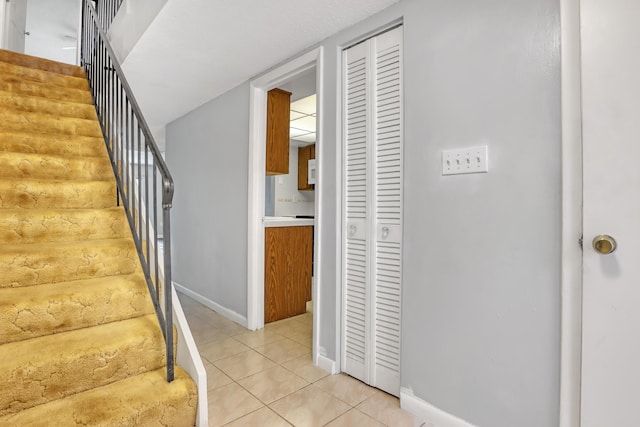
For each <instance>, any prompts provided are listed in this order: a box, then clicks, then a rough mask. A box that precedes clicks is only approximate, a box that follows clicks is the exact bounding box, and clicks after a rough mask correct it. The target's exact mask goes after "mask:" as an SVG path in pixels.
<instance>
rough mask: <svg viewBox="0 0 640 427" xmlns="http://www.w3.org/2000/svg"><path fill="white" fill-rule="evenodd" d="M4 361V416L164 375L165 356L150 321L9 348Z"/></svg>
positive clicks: (0, 354) (0, 403) (2, 353)
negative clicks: (128, 381) (159, 371)
mask: <svg viewBox="0 0 640 427" xmlns="http://www.w3.org/2000/svg"><path fill="white" fill-rule="evenodd" d="M154 316H155V315H154ZM131 325H135V326H136V327H135V328H132V327H131ZM38 348H39V349H41V350H44V349H46V351H37V350H36V349H38ZM47 353H51V354H52V355H53V356H54V357H51V355H49V354H47ZM0 359H3V361H2V362H0V367H1V369H0V383H1V384H2V385H3V387H2V389H0V416H4V415H7V414H10V413H15V412H18V411H20V410H23V409H26V408H31V407H34V406H37V405H41V404H43V403H46V402H50V401H52V400H56V399H61V398H64V397H66V396H71V395H74V394H76V393H81V392H84V391H87V390H90V389H93V388H96V387H101V386H104V385H108V384H111V383H114V382H116V381H119V380H122V379H125V378H127V377H129V376H131V375H137V374H140V373H143V372H146V371H151V370H155V369H159V368H160V367H162V366H163V364H164V362H165V352H164V344H163V338H162V332H161V331H160V328H159V327H158V326H157V322H155V319H154V317H153V316H145V317H140V318H137V319H131V320H126V321H122V322H114V323H110V324H107V325H101V326H98V327H94V328H85V329H81V330H78V331H71V332H63V333H61V334H57V335H49V336H46V337H41V338H36V339H35V340H27V341H21V342H16V343H10V344H5V345H3V346H0Z"/></svg>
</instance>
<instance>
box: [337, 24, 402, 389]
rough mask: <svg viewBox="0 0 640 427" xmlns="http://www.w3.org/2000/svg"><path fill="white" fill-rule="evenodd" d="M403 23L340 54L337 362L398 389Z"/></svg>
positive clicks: (349, 370)
mask: <svg viewBox="0 0 640 427" xmlns="http://www.w3.org/2000/svg"><path fill="white" fill-rule="evenodd" d="M401 42H402V28H401V27H398V28H396V29H393V30H390V31H387V32H385V33H383V34H380V35H378V36H375V37H373V38H370V39H368V40H366V41H364V42H362V43H360V44H358V45H355V46H353V47H351V48H349V49H347V50H345V51H344V53H343V64H344V70H343V82H344V85H345V89H344V92H343V93H344V95H343V97H344V99H343V111H344V120H343V123H344V135H343V140H344V154H343V155H344V168H345V170H344V173H343V176H344V183H343V206H344V218H343V227H344V228H343V229H344V230H345V234H344V237H343V253H344V257H345V259H344V261H343V266H344V267H343V268H344V272H343V321H342V324H343V331H342V339H343V342H342V369H343V370H344V371H345V372H347V373H348V374H350V375H352V376H354V377H356V378H359V379H361V380H362V381H364V382H366V383H368V384H371V385H373V386H375V387H378V388H381V389H382V390H385V391H387V392H389V393H392V394H395V395H398V394H399V392H400V312H401V305H400V303H401V302H400V285H401V255H402V253H401V248H402V241H401V239H402V86H401V84H402V79H401V76H402V68H401V64H402V61H401V57H402V50H401V49H402V48H401V46H402V44H401Z"/></svg>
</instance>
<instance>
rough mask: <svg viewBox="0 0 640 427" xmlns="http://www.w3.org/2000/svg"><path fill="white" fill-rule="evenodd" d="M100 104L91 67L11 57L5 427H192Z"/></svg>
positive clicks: (0, 359)
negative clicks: (124, 204)
mask: <svg viewBox="0 0 640 427" xmlns="http://www.w3.org/2000/svg"><path fill="white" fill-rule="evenodd" d="M92 102H93V101H92V97H91V94H90V92H89V87H88V83H87V80H86V78H85V77H84V73H83V71H82V69H81V68H80V67H75V66H71V65H66V64H60V63H56V62H52V61H48V60H44V59H39V58H34V57H30V56H26V55H21V54H16V53H13V52H8V51H4V50H0V426H27V425H28V426H32V425H33V426H48V425H60V426H75V425H92V426H94V425H100V426H124V425H126V426H133V425H136V426H138V425H158V426H172V427H173V426H193V425H194V423H195V416H196V405H197V403H196V402H197V392H196V386H195V384H194V383H193V381H192V380H191V378H190V377H189V376H188V375H187V374H186V373H185V372H184V371H183V370H182V369H180V368H179V367H176V369H175V380H174V381H173V382H171V383H168V382H167V381H166V376H165V375H166V372H165V363H166V362H165V344H164V340H163V335H162V331H161V329H160V326H159V324H158V321H157V318H156V314H155V312H154V308H153V304H152V302H151V299H150V296H149V292H148V289H147V285H146V282H145V279H144V275H143V273H142V268H141V265H140V261H139V258H138V254H137V252H136V249H135V246H134V241H133V238H132V235H131V231H130V230H129V226H128V222H127V219H126V216H125V213H124V210H123V209H122V208H121V207H118V206H116V200H117V199H116V182H115V179H114V175H113V171H112V168H111V165H110V162H109V159H108V154H107V150H106V148H105V143H104V141H103V139H102V133H101V130H100V126H99V124H98V121H97V117H96V112H95V107H94V106H93V104H92ZM174 353H175V352H174Z"/></svg>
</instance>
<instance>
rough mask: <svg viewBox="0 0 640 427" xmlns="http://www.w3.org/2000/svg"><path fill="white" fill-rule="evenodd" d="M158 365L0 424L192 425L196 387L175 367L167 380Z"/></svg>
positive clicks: (40, 426)
mask: <svg viewBox="0 0 640 427" xmlns="http://www.w3.org/2000/svg"><path fill="white" fill-rule="evenodd" d="M164 374H165V373H164V369H159V370H157V371H154V372H148V373H145V374H142V375H139V376H136V377H133V378H128V379H126V380H123V381H119V382H117V383H114V384H111V385H109V386H106V387H103V388H99V389H95V390H90V391H88V392H85V393H81V394H76V395H74V396H70V397H69V398H67V399H64V400H57V401H54V402H49V403H47V404H44V405H42V406H40V407H36V408H32V409H27V410H26V411H24V412H21V413H19V414H15V415H8V416H6V417H1V418H0V425H3V426H4V425H6V426H30V427H50V425H51V424H50V421H51V420H52V419H53V420H56V423H57V424H58V425H60V426H74V425H81V426H89V425H90V426H94V427H112V426H171V427H193V425H194V424H195V416H196V407H197V401H198V392H197V389H196V386H195V384H194V383H193V381H192V380H191V378H189V376H188V375H187V374H186V373H185V372H184V371H183V370H182V369H180V368H179V367H176V379H175V380H174V381H173V382H171V383H167V382H166V380H165V377H164Z"/></svg>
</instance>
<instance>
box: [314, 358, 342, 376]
mask: <svg viewBox="0 0 640 427" xmlns="http://www.w3.org/2000/svg"><path fill="white" fill-rule="evenodd" d="M318 368H320V369H324V370H325V371H327V372H329V373H330V374H337V373H338V370H337V369H336V362H335V360H331V359H329V358H328V357H327V356H323V355H321V354H319V355H318Z"/></svg>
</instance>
